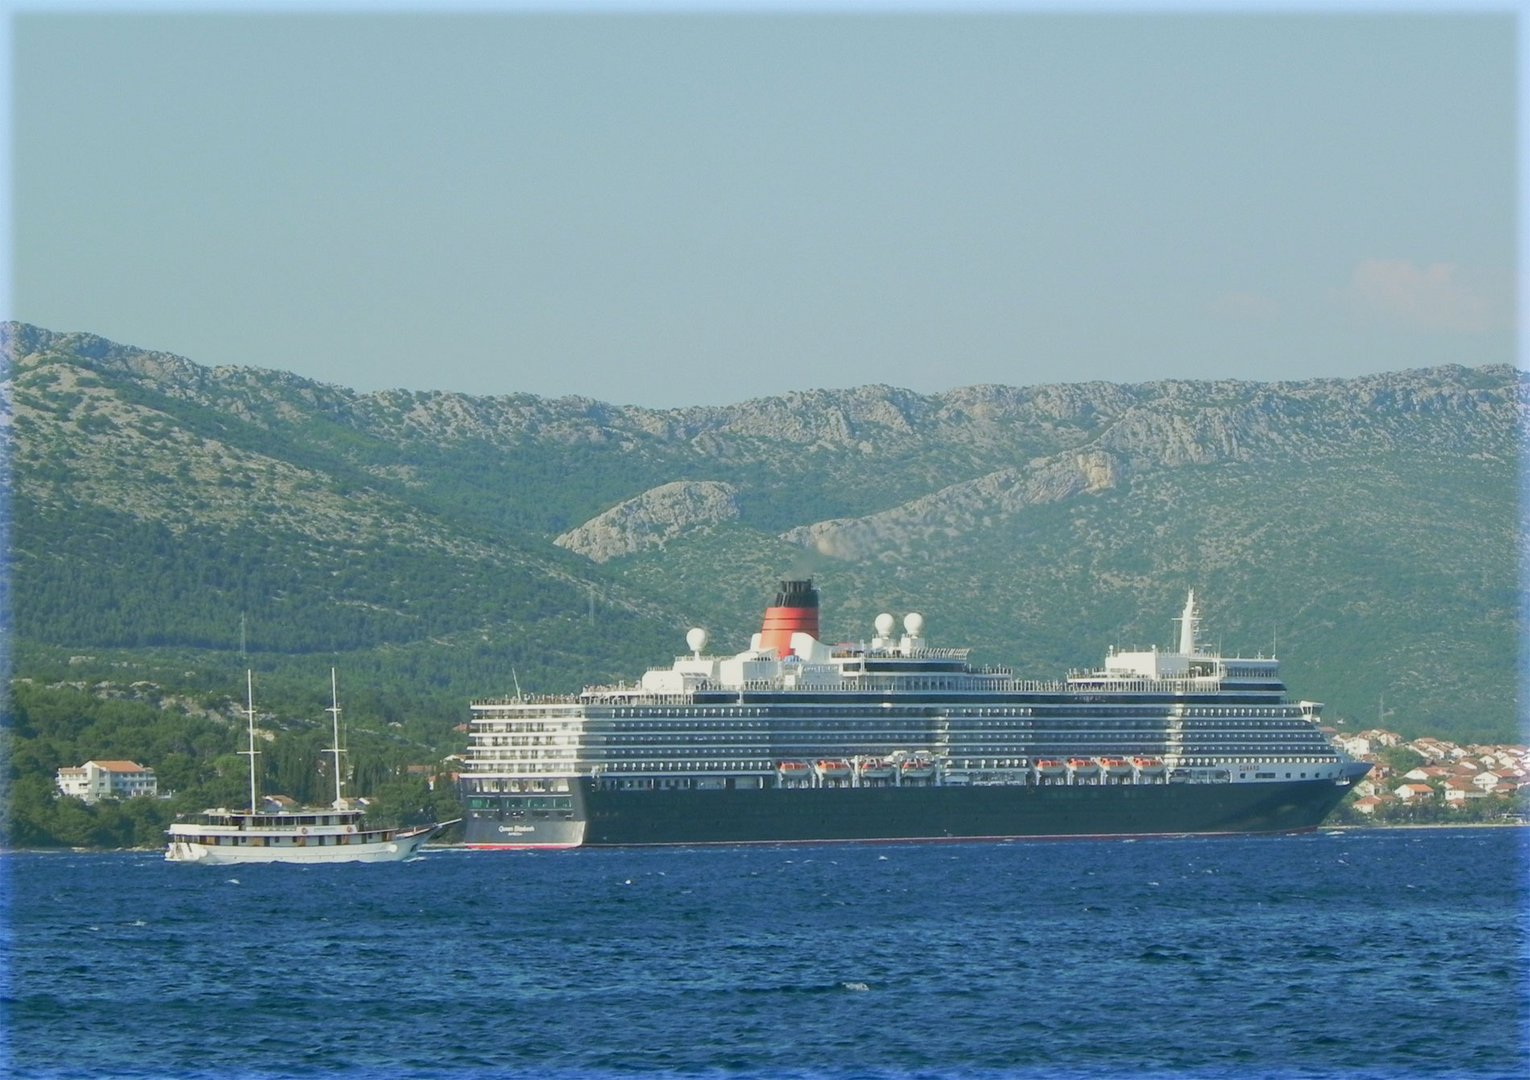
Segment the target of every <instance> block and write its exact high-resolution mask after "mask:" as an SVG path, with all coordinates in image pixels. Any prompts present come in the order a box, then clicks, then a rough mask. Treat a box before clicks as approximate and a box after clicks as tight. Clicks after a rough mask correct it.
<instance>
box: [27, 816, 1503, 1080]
mask: <svg viewBox="0 0 1530 1080" xmlns="http://www.w3.org/2000/svg"><path fill="white" fill-rule="evenodd" d="M1527 854H1530V830H1526V829H1483V830H1464V829H1463V830H1377V831H1360V832H1347V833H1342V834H1341V833H1328V834H1318V835H1313V836H1306V837H1287V838H1257V839H1254V838H1251V839H1229V840H1158V841H1144V842H1141V843H1131V842H1082V841H1081V842H1061V843H1056V842H1054V843H1013V844H963V845H949V846H948V845H927V846H856V845H848V844H847V845H842V846H840V845H835V846H824V847H771V848H745V849H668V850H662V849H661V850H632V851H578V852H565V853H556V854H545V853H544V854H536V855H523V854H505V853H487V852H484V853H477V852H461V851H440V852H432V853H428V854H426V855H425V856H424V857H423V858H420V859H417V860H414V861H412V862H409V863H403V864H395V865H383V866H342V867H324V868H299V867H291V866H267V867H243V868H238V869H234V870H230V869H216V868H207V867H198V866H182V865H171V864H167V863H165V862H164V861H163V860H162V859H160V858H159V856H158V855H156V854H147V853H136V854H135V853H124V854H97V855H84V854H80V855H72V854H15V855H9V856H5V857H4V858H0V874H3V875H4V881H3V885H4V888H3V890H0V894H3V897H4V901H3V902H4V911H3V916H4V926H5V928H6V931H7V932H6V935H5V940H4V942H3V945H4V954H3V958H0V959H3V970H4V974H3V975H0V980H3V983H4V985H3V994H4V996H3V1003H4V1015H3V1021H4V1030H5V1033H6V1045H5V1052H6V1055H7V1059H6V1060H5V1061H3V1062H0V1071H4V1072H6V1073H7V1074H8V1075H17V1076H26V1077H71V1078H73V1077H100V1076H111V1077H125V1076H156V1077H160V1076H169V1077H214V1076H216V1077H227V1076H235V1077H243V1076H250V1077H253V1076H259V1077H286V1076H341V1077H384V1076H390V1077H391V1076H417V1077H432V1076H465V1077H466V1076H471V1077H521V1076H526V1077H533V1076H534V1077H573V1076H587V1075H596V1076H608V1077H614V1076H628V1075H644V1074H653V1073H657V1074H661V1075H666V1076H700V1077H723V1076H788V1077H817V1076H825V1077H838V1078H851V1077H908V1078H913V1077H957V1076H960V1077H968V1076H975V1077H984V1076H1026V1077H1028V1076H1035V1077H1042V1076H1047V1077H1051V1076H1090V1077H1095V1076H1118V1075H1156V1076H1163V1077H1168V1076H1175V1077H1179V1076H1189V1077H1222V1076H1238V1077H1265V1076H1291V1077H1338V1076H1344V1077H1349V1076H1355V1077H1384V1078H1392V1077H1406V1076H1472V1077H1479V1078H1486V1077H1510V1076H1514V1077H1519V1076H1525V1075H1530V1041H1527V1035H1530V1030H1527V1024H1526V1019H1527V1008H1530V1004H1527V990H1530V949H1527V932H1526V931H1527V926H1526V917H1525V904H1524V901H1525V892H1524V889H1525V885H1526V881H1525V867H1526V865H1527V861H1526V856H1527Z"/></svg>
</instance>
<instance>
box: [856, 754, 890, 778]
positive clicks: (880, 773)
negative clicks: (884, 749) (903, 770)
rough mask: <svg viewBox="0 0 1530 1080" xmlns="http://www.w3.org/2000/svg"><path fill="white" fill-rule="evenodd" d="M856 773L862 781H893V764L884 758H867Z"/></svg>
mask: <svg viewBox="0 0 1530 1080" xmlns="http://www.w3.org/2000/svg"><path fill="white" fill-rule="evenodd" d="M856 771H857V772H859V773H860V774H861V779H862V780H891V779H892V774H893V767H892V762H890V761H885V760H883V759H882V758H865V759H864V760H862V761H861V762H860V764H859V765H857V766H856Z"/></svg>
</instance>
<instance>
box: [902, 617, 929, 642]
mask: <svg viewBox="0 0 1530 1080" xmlns="http://www.w3.org/2000/svg"><path fill="white" fill-rule="evenodd" d="M903 629H904V630H906V631H907V632H908V636H909V637H918V636H919V635H920V634H922V633H924V616H923V615H921V614H919V612H917V611H910V612H909V613H908V614H907V615H905V616H903Z"/></svg>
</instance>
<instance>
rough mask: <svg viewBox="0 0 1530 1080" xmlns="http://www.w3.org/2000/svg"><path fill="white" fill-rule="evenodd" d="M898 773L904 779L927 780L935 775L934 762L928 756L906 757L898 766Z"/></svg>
mask: <svg viewBox="0 0 1530 1080" xmlns="http://www.w3.org/2000/svg"><path fill="white" fill-rule="evenodd" d="M898 773H899V775H900V776H902V777H903V779H905V780H928V779H929V778H930V777H932V776H934V775H935V763H934V762H933V761H931V760H930V759H929V758H923V757H911V758H906V759H905V760H904V762H903V764H901V765H899V766H898Z"/></svg>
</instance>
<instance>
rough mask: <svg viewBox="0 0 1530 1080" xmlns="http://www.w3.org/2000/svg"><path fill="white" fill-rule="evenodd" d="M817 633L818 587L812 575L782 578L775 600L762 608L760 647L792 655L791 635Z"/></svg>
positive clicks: (780, 653) (782, 654) (779, 654)
mask: <svg viewBox="0 0 1530 1080" xmlns="http://www.w3.org/2000/svg"><path fill="white" fill-rule="evenodd" d="M797 633H801V634H811V635H812V636H813V637H815V638H816V637H817V636H818V590H817V589H815V588H813V579H812V578H803V579H800V580H787V581H783V582H781V591H780V592H778V593H776V602H775V605H774V606H772V607H768V608H766V609H765V625H763V626H762V627H760V648H761V649H775V650H776V655H777V656H781V657H786V656H790V655H792V635H793V634H797Z"/></svg>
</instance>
